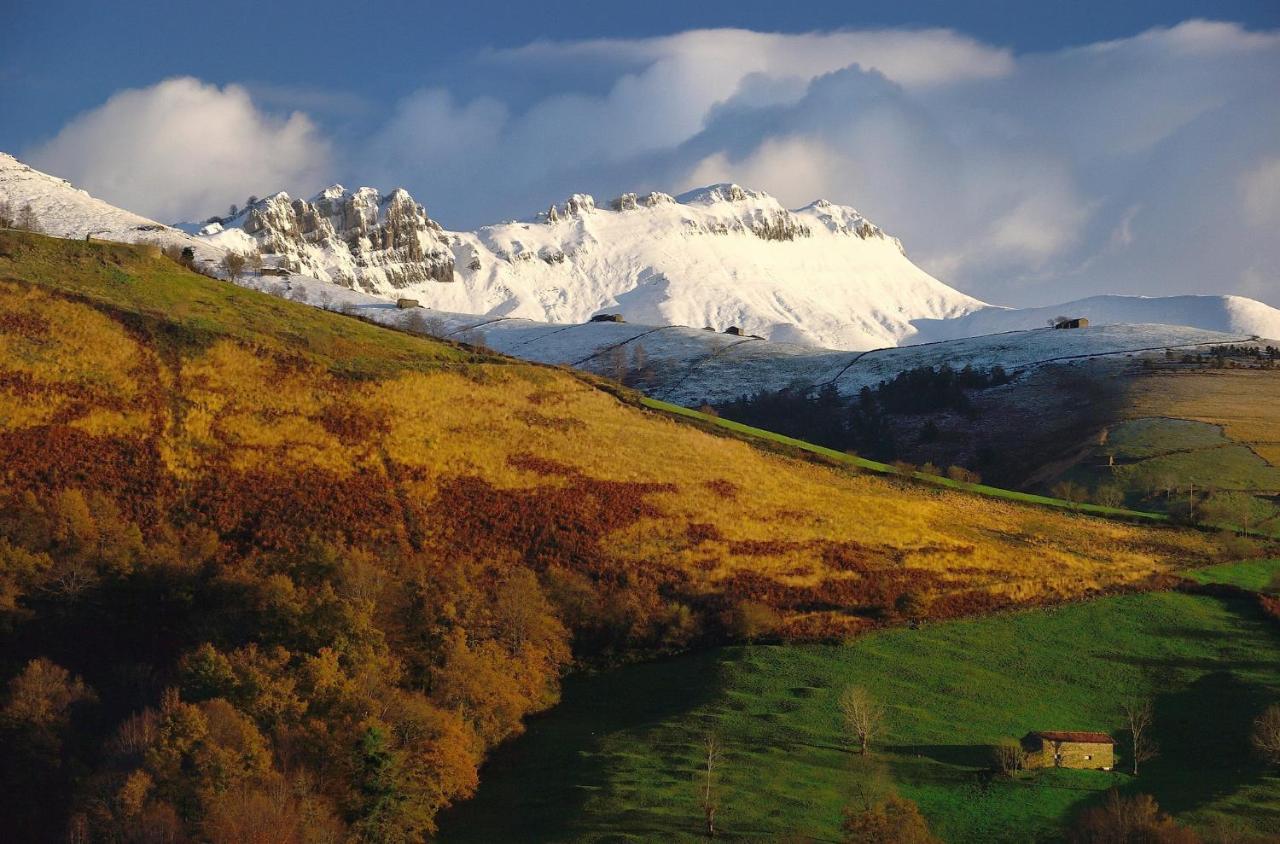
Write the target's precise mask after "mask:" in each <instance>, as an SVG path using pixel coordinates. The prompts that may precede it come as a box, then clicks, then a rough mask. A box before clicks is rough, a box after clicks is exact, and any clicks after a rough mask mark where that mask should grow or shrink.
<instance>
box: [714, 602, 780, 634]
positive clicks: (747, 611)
mask: <svg viewBox="0 0 1280 844" xmlns="http://www.w3.org/2000/svg"><path fill="white" fill-rule="evenodd" d="M727 621H728V623H727V625H726V626H727V627H728V629H729V633H730V634H731V635H732V636H733V637H734V638H736V639H745V640H747V641H753V640H756V639H760V638H763V637H765V636H768V635H769V634H770V633H773V632H774V631H775V630H777V629H778V627H779V626H780V625H781V624H782V618H781V616H779V615H778V613H777V612H776V611H775V610H774V609H773V608H772V607H770V606H768V605H767V604H762V603H759V602H757V601H742V602H740V603H739V604H737V605H736V606H735V607H734V608H733V609H732V610H731V611H730V613H729V618H728V619H727Z"/></svg>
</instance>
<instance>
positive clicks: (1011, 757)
mask: <svg viewBox="0 0 1280 844" xmlns="http://www.w3.org/2000/svg"><path fill="white" fill-rule="evenodd" d="M991 758H992V761H994V762H995V765H996V770H997V771H999V772H1000V773H1002V774H1004V775H1005V776H1006V777H1011V776H1013V775H1014V774H1016V773H1018V772H1019V771H1021V770H1022V769H1023V768H1025V767H1026V766H1027V751H1026V748H1024V747H1023V746H1022V742H1020V741H1018V740H1017V739H1002V740H1001V741H1000V743H999V744H997V745H996V746H995V747H994V748H992V750H991Z"/></svg>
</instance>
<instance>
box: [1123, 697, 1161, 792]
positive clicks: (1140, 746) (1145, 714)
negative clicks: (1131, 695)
mask: <svg viewBox="0 0 1280 844" xmlns="http://www.w3.org/2000/svg"><path fill="white" fill-rule="evenodd" d="M1122 708H1123V710H1124V720H1125V726H1126V727H1128V729H1129V759H1130V761H1131V762H1132V763H1133V775H1134V776H1135V777H1136V776H1137V775H1138V766H1139V765H1140V764H1141V763H1143V762H1147V761H1150V760H1151V759H1154V758H1155V757H1156V754H1157V753H1158V752H1159V749H1158V748H1157V747H1156V743H1155V741H1154V740H1153V739H1152V738H1151V735H1150V731H1151V723H1152V720H1153V715H1152V711H1151V701H1149V700H1139V699H1133V700H1129V701H1127V702H1126V703H1124V704H1123V705H1122Z"/></svg>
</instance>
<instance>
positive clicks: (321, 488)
mask: <svg viewBox="0 0 1280 844" xmlns="http://www.w3.org/2000/svg"><path fill="white" fill-rule="evenodd" d="M184 509H186V510H187V515H188V517H190V518H193V519H194V520H196V521H197V522H199V523H201V524H203V525H205V526H207V527H209V528H212V529H213V530H216V531H217V532H218V533H220V534H222V535H223V536H224V537H225V538H226V539H227V540H228V541H230V542H233V543H235V544H237V545H239V546H240V547H241V548H244V549H248V548H255V547H256V548H262V549H269V550H275V549H279V550H287V549H290V548H297V547H300V546H301V545H302V544H304V543H305V542H307V541H308V540H309V539H311V538H312V537H316V536H320V537H326V538H334V537H338V538H341V539H342V540H344V541H345V542H348V543H351V544H366V543H372V544H375V545H377V544H384V545H386V546H388V547H395V546H403V545H406V544H407V537H406V532H405V513H404V512H403V510H402V503H401V500H400V499H399V497H398V496H397V495H396V491H395V489H394V486H393V484H392V482H391V480H390V479H389V478H388V477H387V476H386V475H385V474H383V473H382V472H378V471H374V470H369V469H366V470H363V471H360V472H356V473H353V474H351V475H347V476H339V475H337V474H335V473H333V472H330V471H328V470H325V469H319V468H307V469H301V470H298V471H293V472H287V473H282V472H272V471H270V470H252V471H245V472H239V471H234V470H231V469H229V468H222V469H219V470H217V471H212V472H209V473H208V474H206V475H205V477H204V478H202V479H201V480H200V481H199V482H198V483H197V484H196V486H195V488H194V489H193V490H192V491H191V493H190V495H189V496H187V498H186V501H185V505H184Z"/></svg>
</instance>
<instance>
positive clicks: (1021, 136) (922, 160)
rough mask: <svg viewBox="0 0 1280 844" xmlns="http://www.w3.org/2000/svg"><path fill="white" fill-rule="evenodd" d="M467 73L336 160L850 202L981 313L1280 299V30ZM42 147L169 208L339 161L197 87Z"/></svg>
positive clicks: (621, 45) (523, 195)
mask: <svg viewBox="0 0 1280 844" xmlns="http://www.w3.org/2000/svg"><path fill="white" fill-rule="evenodd" d="M471 69H472V70H475V71H476V73H475V75H474V79H473V80H472V81H470V82H469V83H468V84H470V85H471V87H470V88H469V93H468V94H467V95H466V96H462V95H460V94H459V92H458V91H451V90H446V89H442V88H438V87H435V88H423V89H422V90H420V91H418V92H417V93H414V94H412V95H411V96H409V97H406V98H405V99H403V100H402V101H400V102H399V103H398V104H396V105H395V106H394V108H393V109H392V111H391V114H390V117H389V118H388V119H387V120H386V121H385V122H382V123H381V124H373V125H370V126H369V127H368V132H367V135H366V136H365V137H363V138H355V139H354V140H353V141H352V143H350V144H349V145H346V150H345V152H346V154H345V163H346V170H347V172H348V173H350V174H351V175H354V176H355V177H356V181H360V182H363V183H366V184H376V185H379V186H381V187H383V188H390V187H392V186H395V185H403V186H405V187H408V188H409V189H410V190H412V191H413V192H414V193H415V195H417V196H418V198H419V200H420V201H423V202H424V203H426V204H427V205H428V207H429V208H430V209H431V210H432V213H433V216H435V217H436V218H437V219H440V220H441V221H442V222H443V223H444V224H445V225H447V226H453V227H458V228H462V227H472V226H476V225H480V224H483V223H486V222H491V221H495V220H498V219H503V218H510V217H512V216H526V215H529V214H531V213H532V212H533V211H535V210H536V209H538V208H543V207H546V205H547V203H549V202H551V201H555V200H559V199H562V198H563V197H564V196H566V195H567V194H569V193H571V192H575V191H584V190H585V191H591V192H593V193H597V194H601V195H602V196H605V197H607V196H612V195H616V194H617V193H621V192H623V191H626V190H650V189H661V190H666V191H677V190H680V189H682V188H687V187H690V186H693V185H694V184H700V183H709V182H714V181H726V180H729V181H736V182H740V183H742V184H745V185H748V186H750V187H754V188H758V189H763V190H767V191H769V192H771V193H773V194H775V195H777V196H778V197H779V198H780V199H781V200H782V201H783V202H784V203H785V204H788V205H790V206H793V207H794V206H798V205H802V204H806V203H808V202H809V201H811V200H813V199H815V198H818V197H819V196H821V197H825V198H827V199H830V200H832V201H835V202H842V203H845V204H850V205H854V206H855V207H857V208H858V209H859V210H861V211H862V212H864V213H865V214H867V215H868V216H869V217H871V218H872V219H873V220H875V221H876V222H877V223H879V224H881V225H882V226H884V227H885V228H886V229H887V230H888V231H889V232H891V233H892V234H894V235H896V236H898V237H900V238H901V239H902V240H903V242H904V243H905V245H906V248H907V251H908V254H910V255H911V256H912V258H913V259H914V260H916V261H917V262H918V263H920V264H921V265H922V266H924V267H925V268H926V269H927V270H929V271H930V272H933V273H934V274H936V275H938V276H939V277H940V278H942V280H944V281H946V282H948V283H950V284H953V285H956V286H957V287H960V288H961V289H963V290H965V291H966V292H969V293H972V294H974V295H977V296H980V297H982V298H985V299H988V300H991V301H999V302H1005V303H1009V304H1047V303H1052V302H1055V301H1061V300H1063V299H1066V298H1075V297H1077V296H1083V295H1088V294H1091V293H1100V292H1128V293H1150V294H1163V293H1181V292H1231V291H1232V290H1234V289H1240V288H1241V286H1242V285H1245V284H1246V283H1247V284H1248V285H1249V286H1250V289H1251V291H1252V290H1254V289H1255V288H1260V289H1261V293H1256V292H1255V295H1260V296H1261V297H1262V298H1264V299H1266V300H1267V301H1269V302H1271V303H1273V304H1277V305H1280V290H1277V289H1274V285H1271V284H1270V283H1269V282H1268V280H1273V279H1276V278H1280V239H1276V238H1274V237H1270V233H1271V232H1272V231H1273V230H1274V229H1275V228H1276V226H1277V223H1278V222H1280V163H1278V162H1280V100H1278V99H1277V98H1276V97H1275V96H1274V90H1275V83H1276V81H1277V80H1280V33H1278V32H1249V31H1247V30H1245V29H1243V28H1242V27H1240V26H1238V25H1235V24H1229V23H1218V22H1207V21H1188V22H1186V23H1183V24H1180V25H1178V26H1174V27H1170V28H1160V29H1153V30H1150V31H1148V32H1144V33H1141V34H1139V35H1137V36H1134V37H1132V38H1126V39H1119V40H1116V41H1109V42H1105V43H1099V44H1093V45H1086V46H1083V47H1075V48H1070V49H1064V50H1058V51H1053V52H1047V53H1036V54H1025V55H1014V54H1012V53H1011V52H1010V51H1008V50H1005V49H1001V48H997V47H993V46H990V45H986V44H983V43H980V42H978V41H975V40H973V39H971V38H968V37H966V36H963V35H960V34H957V33H955V32H951V31H946V30H923V31H842V32H830V33H808V34H799V35H786V34H771V33H757V32H748V31H743V30H698V31H691V32H685V33H680V34H677V35H672V36H666V37H659V38H642V39H603V40H589V41H572V42H537V43H534V44H530V45H527V46H525V47H521V48H518V49H513V50H495V51H490V52H488V53H485V54H483V55H481V56H479V57H478V58H477V59H476V62H475V64H474V65H473V66H472V67H471ZM33 158H34V160H33V163H34V164H36V165H37V166H43V167H45V168H47V169H50V170H52V171H54V172H57V173H59V174H60V175H64V176H67V177H69V178H71V179H73V180H75V181H78V182H80V183H82V184H84V185H85V186H86V187H88V188H89V189H90V190H92V191H94V192H95V193H99V194H101V195H103V196H104V197H105V198H107V199H112V200H114V201H117V202H119V203H120V204H124V205H129V206H132V207H134V208H136V209H138V210H140V211H143V212H145V213H150V214H152V215H156V216H161V217H164V218H171V217H175V216H198V215H203V214H207V213H210V212H212V211H217V210H220V209H221V208H224V207H225V206H226V204H227V203H228V202H232V201H238V200H240V199H241V198H243V197H244V196H245V195H247V194H248V193H250V192H256V193H259V194H262V193H267V192H270V191H272V190H276V189H280V188H288V189H290V190H295V191H296V189H297V188H299V187H305V186H307V183H308V182H310V181H318V178H317V174H318V173H319V172H320V171H322V170H324V168H325V164H326V161H327V160H328V147H327V145H326V144H325V142H324V141H323V140H322V139H320V138H319V136H318V133H317V131H316V130H315V128H314V127H313V126H312V124H311V122H310V121H309V120H308V119H307V118H306V117H305V116H302V115H298V114H294V115H292V116H289V117H276V116H271V115H269V114H265V113H263V111H262V109H261V108H260V106H258V107H256V106H255V104H254V103H253V102H252V101H251V100H250V98H249V95H248V94H246V93H245V91H244V90H242V89H240V88H238V87H236V86H228V87H227V88H224V89H218V88H216V87H213V86H209V85H205V84H202V83H200V82H197V81H195V80H190V79H180V80H170V81H167V82H163V83H161V84H159V85H156V86H154V87H152V88H148V89H144V90H140V91H126V92H123V93H121V94H119V95H117V96H116V97H113V98H112V99H111V100H110V101H108V102H107V103H106V104H104V105H103V106H102V107H100V108H99V109H96V110H94V111H92V112H90V113H88V114H86V115H83V116H82V117H80V118H77V119H76V120H75V121H73V122H72V123H71V124H69V125H68V126H67V127H66V128H65V129H64V130H63V132H62V133H60V134H59V135H58V137H56V138H55V139H54V140H53V141H51V142H50V143H49V144H47V145H46V146H44V147H43V148H41V149H39V150H37V151H36V153H35V155H34V156H33ZM317 186H318V185H317Z"/></svg>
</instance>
